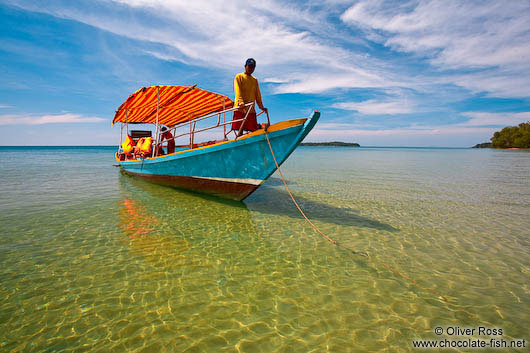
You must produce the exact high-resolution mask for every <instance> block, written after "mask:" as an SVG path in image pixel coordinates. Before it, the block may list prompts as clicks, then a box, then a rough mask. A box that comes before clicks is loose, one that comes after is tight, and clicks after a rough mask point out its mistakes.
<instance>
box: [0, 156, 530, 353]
mask: <svg viewBox="0 0 530 353" xmlns="http://www.w3.org/2000/svg"><path fill="white" fill-rule="evenodd" d="M0 152H1V153H2V155H1V156H2V157H1V161H2V172H1V177H2V182H1V183H0V195H2V196H1V200H2V202H1V203H0V211H1V212H0V225H1V226H0V227H1V228H0V229H1V232H0V234H1V235H0V279H1V282H2V286H1V288H0V351H30V352H33V351H34V352H39V351H42V352H51V351H101V352H107V351H116V352H122V351H146V352H159V351H168V352H176V351H189V352H224V351H227V352H237V351H240V352H260V351H261V352H326V351H328V352H349V351H380V352H409V351H415V349H414V348H413V344H412V341H413V340H417V339H437V340H439V339H444V338H447V339H452V340H453V339H457V338H458V337H454V336H452V337H451V336H448V335H442V336H436V335H434V333H433V330H434V328H435V327H436V326H440V327H443V328H447V327H455V326H458V327H468V328H474V327H479V326H484V327H491V328H493V327H497V328H502V329H503V336H502V338H504V339H505V340H513V339H526V346H527V347H528V345H529V342H528V340H529V339H530V336H529V335H528V327H529V324H530V178H529V176H530V153H529V152H528V151H497V150H474V149H397V148H360V149H350V148H325V147H300V148H298V149H297V150H296V151H295V153H294V154H293V155H292V156H291V157H290V158H289V160H288V161H287V162H286V163H285V164H284V166H283V167H282V170H283V171H284V174H285V176H286V177H287V179H288V182H289V187H290V188H291V190H292V192H293V193H294V195H295V197H296V198H297V199H298V200H299V202H300V204H301V206H302V208H303V209H304V210H305V211H306V214H307V215H308V216H309V217H310V218H311V219H312V220H313V221H314V223H315V224H316V225H317V226H318V227H319V228H320V229H321V230H322V231H323V232H325V233H326V234H328V235H329V236H331V237H332V238H334V239H336V240H338V241H339V242H341V243H343V244H344V245H346V246H348V247H350V248H353V249H356V250H359V251H363V252H367V253H369V254H370V256H371V259H366V258H364V257H362V256H358V255H353V254H351V253H348V252H347V251H344V250H342V249H340V248H337V247H335V246H333V245H330V244H329V243H327V242H326V241H325V240H324V239H323V238H321V237H320V236H319V235H318V234H317V233H315V232H314V231H313V230H312V228H311V227H310V226H309V225H308V224H307V223H306V221H305V220H304V219H303V218H302V217H301V216H300V215H299V214H298V211H297V210H296V208H295V207H294V206H293V205H292V203H291V201H290V199H289V197H288V195H287V193H286V192H285V190H284V188H283V185H282V183H281V180H280V179H279V177H278V175H277V174H275V175H274V176H273V177H272V178H271V179H270V180H269V181H267V183H266V184H265V185H263V186H262V187H261V188H260V189H258V191H256V192H255V193H254V194H253V195H251V196H250V197H249V198H248V199H247V200H245V202H244V203H237V202H230V201H223V200H220V199H216V198H212V197H205V196H200V195H197V194H192V193H187V192H182V191H178V190H174V189H170V188H166V187H162V186H157V185H154V184H149V183H146V182H143V181H140V180H137V179H135V178H132V177H129V176H126V175H122V174H121V173H120V171H119V169H118V168H115V167H113V166H112V164H113V163H114V160H113V153H114V148H100V147H94V148H6V147H3V148H0ZM381 264H383V265H381ZM388 266H390V267H391V268H392V269H394V270H396V271H399V273H402V274H403V275H404V276H406V277H407V278H410V279H411V280H408V279H407V278H404V277H401V276H399V275H397V274H396V273H395V272H392V271H391V270H389V269H388ZM442 296H443V298H446V300H444V299H443V298H442ZM492 337H494V336H491V337H489V336H488V337H485V336H480V335H474V336H473V337H472V338H475V339H477V338H478V339H482V340H488V342H489V339H490V338H492ZM460 338H462V337H460ZM463 338H467V337H463ZM431 351H432V350H431ZM453 351H454V350H453ZM463 351H466V350H465V349H463ZM482 351H484V350H482ZM485 351H488V350H485ZM497 351H498V350H497Z"/></svg>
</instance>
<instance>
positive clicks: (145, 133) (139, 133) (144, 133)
mask: <svg viewBox="0 0 530 353" xmlns="http://www.w3.org/2000/svg"><path fill="white" fill-rule="evenodd" d="M152 134H153V133H152V132H151V130H130V131H129V136H131V138H133V139H139V138H142V137H151V136H152Z"/></svg>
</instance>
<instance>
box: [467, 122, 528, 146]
mask: <svg viewBox="0 0 530 353" xmlns="http://www.w3.org/2000/svg"><path fill="white" fill-rule="evenodd" d="M490 140H491V143H490V142H484V143H479V144H477V145H475V146H474V147H473V148H530V122H526V123H521V124H519V126H507V127H505V128H504V129H502V130H501V131H496V132H495V133H494V134H493V137H492V138H491V139H490Z"/></svg>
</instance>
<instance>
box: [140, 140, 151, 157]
mask: <svg viewBox="0 0 530 353" xmlns="http://www.w3.org/2000/svg"><path fill="white" fill-rule="evenodd" d="M152 141H153V138H152V137H146V138H144V142H143V144H142V147H140V148H141V149H140V151H142V153H143V154H144V155H146V154H151V147H152V146H151V144H152Z"/></svg>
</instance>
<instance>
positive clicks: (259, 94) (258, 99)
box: [256, 79, 268, 112]
mask: <svg viewBox="0 0 530 353" xmlns="http://www.w3.org/2000/svg"><path fill="white" fill-rule="evenodd" d="M256 103H258V107H259V108H260V109H261V110H263V111H265V112H266V111H268V109H267V108H265V107H264V106H263V102H262V101H261V91H260V90H259V83H258V79H256Z"/></svg>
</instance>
